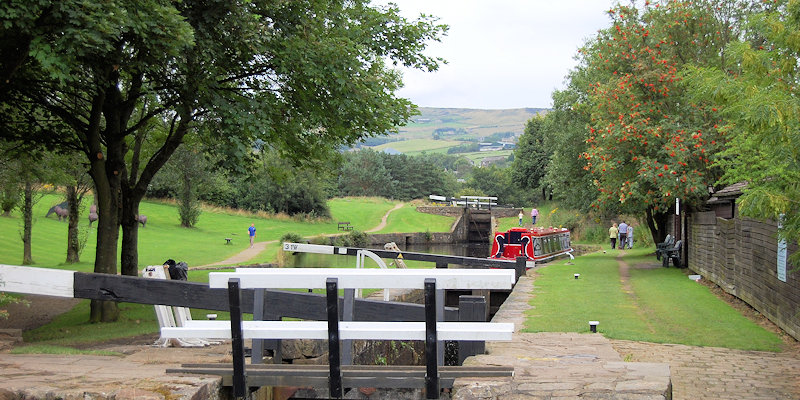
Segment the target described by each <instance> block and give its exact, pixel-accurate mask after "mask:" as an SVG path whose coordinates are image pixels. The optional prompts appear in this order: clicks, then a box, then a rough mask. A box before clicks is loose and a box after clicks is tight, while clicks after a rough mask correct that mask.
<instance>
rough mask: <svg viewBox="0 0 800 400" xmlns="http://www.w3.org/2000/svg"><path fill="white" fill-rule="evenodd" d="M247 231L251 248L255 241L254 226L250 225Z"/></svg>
mask: <svg viewBox="0 0 800 400" xmlns="http://www.w3.org/2000/svg"><path fill="white" fill-rule="evenodd" d="M247 231H248V232H250V248H253V244H254V243H255V241H256V224H250V227H249V228H247Z"/></svg>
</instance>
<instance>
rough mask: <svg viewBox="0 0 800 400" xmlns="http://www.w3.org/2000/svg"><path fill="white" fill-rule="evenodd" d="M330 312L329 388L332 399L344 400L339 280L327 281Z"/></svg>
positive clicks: (328, 309) (331, 279)
mask: <svg viewBox="0 0 800 400" xmlns="http://www.w3.org/2000/svg"><path fill="white" fill-rule="evenodd" d="M325 291H326V298H327V311H328V364H329V365H330V376H329V377H328V388H329V393H330V396H331V397H332V398H336V399H340V398H342V366H341V356H340V353H339V289H338V279H336V278H328V279H327V280H325Z"/></svg>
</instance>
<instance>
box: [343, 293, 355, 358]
mask: <svg viewBox="0 0 800 400" xmlns="http://www.w3.org/2000/svg"><path fill="white" fill-rule="evenodd" d="M355 297H356V290H355V289H345V290H344V300H343V301H342V308H343V310H342V321H352V320H353V307H354V303H355ZM352 364H353V341H352V340H349V339H348V340H343V341H342V365H352Z"/></svg>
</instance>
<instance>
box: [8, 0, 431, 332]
mask: <svg viewBox="0 0 800 400" xmlns="http://www.w3.org/2000/svg"><path fill="white" fill-rule="evenodd" d="M0 17H1V18H3V23H4V25H3V27H4V29H6V27H9V26H10V27H11V28H12V29H17V30H19V32H18V34H19V36H20V37H22V36H24V38H23V39H25V38H28V37H31V38H32V39H31V40H27V41H25V43H27V47H24V46H19V45H13V44H10V43H6V42H5V41H4V42H3V43H0V45H1V46H2V50H1V51H2V52H3V54H4V55H8V57H9V59H10V60H12V61H13V62H11V63H9V64H8V66H6V65H5V64H4V65H3V68H2V70H3V71H6V70H10V72H9V73H8V74H7V75H6V76H4V78H6V77H7V78H8V79H5V82H12V83H13V85H9V86H4V87H3V88H0V95H2V96H3V99H4V107H3V112H4V114H5V115H10V116H14V117H15V118H16V119H17V120H21V119H23V118H22V116H29V115H32V113H30V112H28V110H27V107H29V105H30V104H35V105H36V106H37V107H40V110H41V112H42V113H43V114H46V116H48V117H55V118H56V119H57V120H58V121H60V122H62V123H64V124H66V125H67V126H69V127H70V128H72V133H71V134H64V135H51V134H50V133H52V132H51V131H47V130H46V129H42V130H37V131H33V132H27V133H26V131H25V130H23V129H3V130H2V131H0V132H1V133H2V134H3V135H4V136H8V137H13V138H18V139H22V140H26V141H34V142H40V143H44V144H47V145H50V146H51V147H54V148H74V149H78V150H80V151H82V152H83V153H84V154H85V155H86V157H87V160H88V161H89V163H90V175H91V176H92V179H93V181H94V186H95V195H96V199H97V203H98V213H99V215H100V220H99V222H98V235H97V237H98V239H97V240H98V243H97V254H96V258H95V260H96V261H95V272H102V273H116V265H117V251H116V249H117V242H118V232H119V227H120V226H121V227H122V232H123V238H122V246H121V271H122V273H123V274H126V275H136V274H137V272H138V271H137V269H138V256H137V251H136V244H137V242H138V226H137V223H136V216H137V215H138V207H139V202H140V201H141V199H142V197H143V196H144V194H145V193H146V190H147V186H148V185H149V183H150V182H151V181H152V179H153V176H154V175H155V174H156V172H157V171H158V170H159V169H160V168H161V167H162V166H163V165H164V163H165V162H166V161H167V160H168V159H169V157H170V156H171V155H172V154H173V153H174V151H175V150H176V149H177V148H178V146H179V145H180V144H181V143H182V142H183V140H184V137H186V136H187V135H189V134H193V133H195V132H196V129H197V127H198V125H201V124H202V125H205V126H214V129H210V130H209V131H212V132H216V133H217V134H218V135H219V136H218V138H219V139H223V138H224V140H229V141H230V140H237V141H240V142H241V143H243V144H247V143H248V142H252V140H253V139H254V138H256V137H257V138H260V139H262V140H263V141H264V142H265V143H268V144H269V146H270V147H272V148H274V149H276V150H277V151H279V152H280V153H281V154H283V155H285V156H286V157H287V158H288V159H292V160H294V161H295V162H296V163H298V164H301V163H304V162H305V163H308V162H311V161H313V160H316V159H319V158H321V157H323V156H324V155H325V154H326V153H328V152H330V151H331V149H332V148H335V147H336V146H337V145H339V144H347V145H352V144H354V143H356V142H357V141H358V140H360V139H361V138H363V137H365V136H370V135H376V134H382V133H384V132H387V131H392V130H393V129H394V127H395V126H397V125H401V124H402V123H404V122H405V121H407V120H408V118H409V117H410V115H411V114H412V113H413V111H414V108H413V106H412V104H411V103H410V102H409V101H408V100H405V99H400V98H397V97H395V95H394V92H395V91H396V90H397V89H398V88H399V87H400V84H401V83H400V82H401V81H400V76H399V74H398V73H397V72H396V71H394V70H393V69H391V68H389V67H387V65H386V63H387V62H392V63H395V64H403V65H405V66H409V67H414V68H419V69H426V70H435V69H436V68H437V67H438V63H439V61H440V60H438V59H434V58H431V57H427V56H424V55H422V53H421V52H422V50H424V48H425V46H426V42H427V41H428V40H437V39H438V37H439V35H440V34H441V33H442V32H444V30H445V29H446V27H444V26H442V25H436V24H435V23H434V21H435V20H434V19H433V18H430V17H427V16H422V17H421V18H420V19H419V20H417V21H408V20H406V19H405V18H402V17H400V16H399V10H398V9H397V8H396V6H388V7H374V8H373V7H370V6H369V5H368V3H366V2H364V1H358V0H357V1H352V2H346V3H339V2H336V3H331V2H327V1H322V0H307V1H297V2H294V1H293V2H271V1H267V0H257V1H233V2H231V1H222V0H212V1H205V2H199V1H167V0H146V1H144V2H141V1H135V2H134V1H119V2H113V3H95V2H90V1H88V0H73V1H66V2H52V3H51V2H48V1H42V2H37V4H35V5H32V4H27V3H25V2H20V3H17V2H14V3H11V4H4V5H3V6H2V9H0ZM51 20H52V21H53V22H54V23H55V24H56V25H57V26H56V27H55V28H54V27H52V26H49V25H48V27H47V29H44V28H42V27H41V26H40V25H39V24H38V22H39V21H51ZM4 33H5V31H4ZM33 114H35V113H33ZM153 120H158V121H160V122H164V123H166V125H167V126H169V129H168V130H167V131H166V132H164V133H160V132H154V133H151V132H150V131H149V130H148V129H146V127H147V125H148V124H149V123H151V122H152V121H153ZM232 137H233V138H235V139H233V138H232ZM114 307H115V306H113V305H111V304H107V303H96V302H95V303H93V306H92V311H91V319H92V320H93V321H98V320H110V319H112V320H113V319H115V318H116V315H117V314H116V310H115V308H114Z"/></svg>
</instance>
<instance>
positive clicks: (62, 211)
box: [55, 206, 69, 221]
mask: <svg viewBox="0 0 800 400" xmlns="http://www.w3.org/2000/svg"><path fill="white" fill-rule="evenodd" d="M55 212H56V215H57V216H58V220H59V221H66V220H67V218H69V210H67V209H66V208H61V207H59V206H56V210H55Z"/></svg>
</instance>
